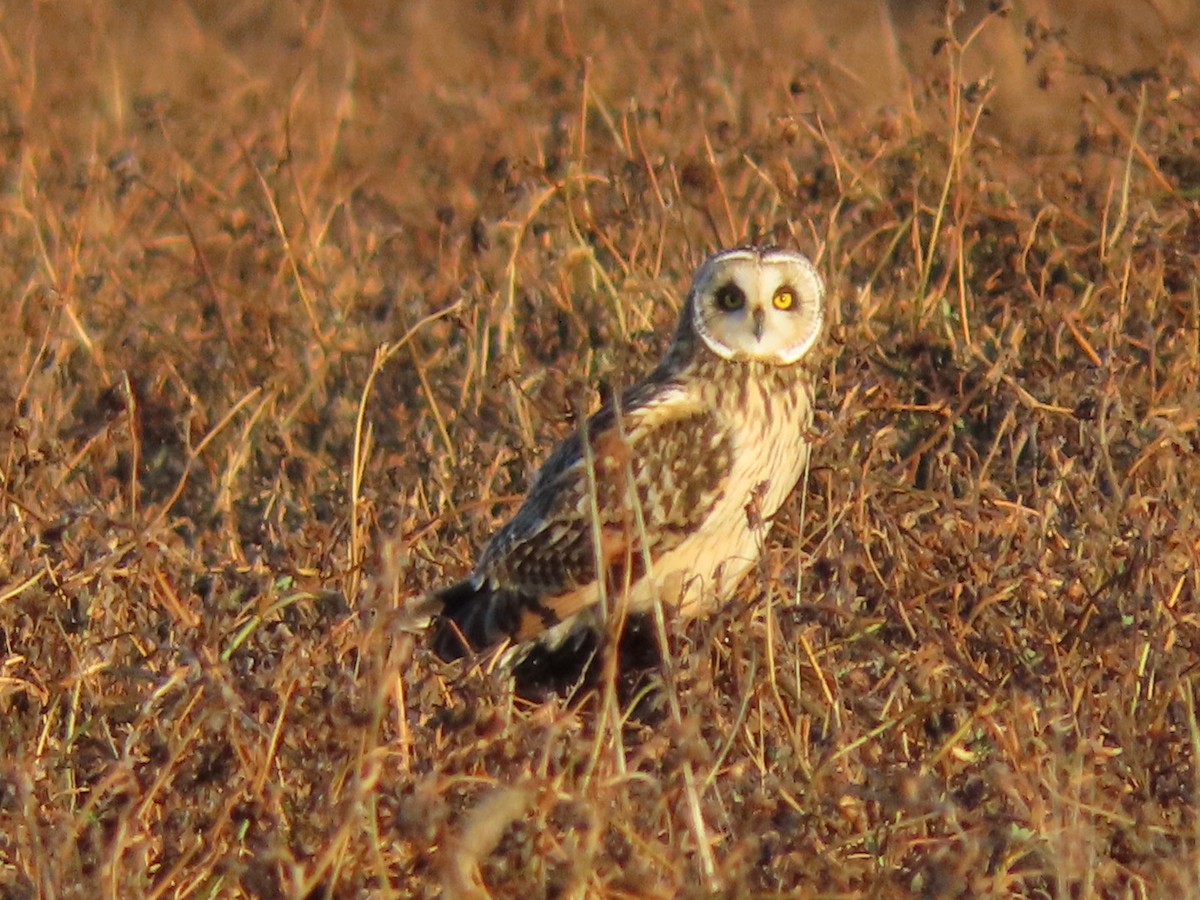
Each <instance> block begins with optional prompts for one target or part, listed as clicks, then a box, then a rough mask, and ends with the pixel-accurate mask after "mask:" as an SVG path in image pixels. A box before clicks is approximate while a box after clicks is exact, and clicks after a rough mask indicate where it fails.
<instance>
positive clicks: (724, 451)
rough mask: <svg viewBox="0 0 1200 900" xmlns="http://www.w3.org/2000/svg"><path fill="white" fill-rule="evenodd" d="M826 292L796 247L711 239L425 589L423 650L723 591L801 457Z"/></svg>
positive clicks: (691, 601) (696, 607)
mask: <svg viewBox="0 0 1200 900" xmlns="http://www.w3.org/2000/svg"><path fill="white" fill-rule="evenodd" d="M822 294H823V285H822V282H821V277H820V275H818V274H817V270H816V268H815V267H814V266H813V264H812V263H811V262H809V260H808V259H807V258H806V257H804V256H802V255H800V254H799V253H794V252H791V251H788V250H780V249H775V248H757V247H753V248H743V249H736V250H726V251H724V252H721V253H717V254H716V255H714V256H711V257H709V259H708V260H706V261H705V263H704V264H703V265H702V266H701V267H700V270H699V271H698V272H697V273H696V276H695V279H694V281H693V283H692V287H691V290H690V291H689V292H688V295H687V300H686V301H685V302H684V304H683V310H682V314H681V315H680V319H679V325H678V327H677V329H676V331H675V337H674V340H673V341H672V342H671V346H670V348H669V349H668V350H667V352H666V355H665V356H664V357H663V358H662V360H661V361H660V362H659V364H658V366H657V367H656V368H655V369H654V371H652V372H651V373H650V374H649V375H648V376H647V377H646V378H644V379H643V380H642V381H640V382H638V383H637V384H635V385H634V386H633V387H632V388H630V389H629V390H628V391H626V392H625V394H624V395H623V396H622V397H621V398H620V400H619V401H618V402H612V401H610V402H609V403H607V404H605V406H603V407H602V408H601V409H600V410H599V411H598V412H596V413H595V414H594V415H592V416H591V417H590V418H589V419H588V420H587V422H586V424H585V425H584V426H583V428H581V429H580V430H578V431H577V432H575V433H574V434H572V435H571V436H570V437H568V438H567V439H566V440H564V441H563V442H562V443H561V444H559V446H558V447H557V448H556V449H555V450H554V452H553V453H551V454H550V457H549V459H547V460H546V462H545V464H544V465H543V466H542V468H541V470H540V471H539V472H538V473H537V476H536V477H535V478H534V480H533V485H532V487H530V489H529V494H528V496H527V497H526V498H525V501H524V503H523V505H522V506H521V507H520V509H519V510H518V511H517V513H516V515H515V516H513V518H512V519H511V520H510V521H509V522H508V523H507V524H505V525H504V526H503V527H502V528H501V529H500V530H499V531H498V532H496V534H495V536H494V537H493V538H492V539H491V541H489V542H488V544H487V547H486V548H485V549H484V551H483V553H482V555H481V556H480V558H479V562H478V565H476V567H475V571H474V572H472V573H471V574H470V575H469V576H468V577H467V578H466V579H465V580H463V581H461V582H459V583H458V584H455V585H452V586H450V587H447V588H443V589H442V590H440V591H438V592H437V593H435V594H434V595H433V599H434V600H435V601H439V604H440V611H439V614H438V618H437V620H436V623H435V635H434V639H433V646H434V649H435V651H436V652H437V653H438V654H439V655H440V656H442V657H443V658H445V659H453V658H457V657H459V656H462V655H464V654H465V653H467V652H468V651H470V650H479V649H483V648H485V647H489V646H491V645H493V644H497V643H499V642H500V641H502V640H505V639H511V640H512V641H513V642H515V643H517V644H521V643H523V642H528V641H534V640H539V641H542V642H544V644H545V645H548V646H554V645H556V644H559V643H561V642H562V641H564V639H565V638H566V637H567V636H568V635H570V634H571V633H572V632H574V631H576V630H577V628H578V627H582V626H583V625H588V626H590V627H596V626H597V625H602V622H601V619H600V616H601V611H602V610H608V611H609V614H610V615H612V614H613V612H614V611H618V610H623V611H625V612H628V613H639V612H645V611H647V610H649V609H652V608H653V603H654V601H655V600H656V599H659V600H661V601H662V602H663V603H664V604H667V605H675V606H676V607H677V608H678V610H679V612H680V613H681V614H682V615H684V616H694V615H698V614H701V613H703V612H704V611H705V610H706V609H708V608H711V606H712V605H714V604H715V603H716V602H718V601H720V600H722V599H724V598H725V597H727V596H728V595H729V594H730V593H731V591H732V590H733V589H734V587H735V586H736V585H737V583H738V581H739V580H740V579H741V578H742V577H743V576H744V575H745V574H746V572H747V571H748V570H749V569H750V568H751V567H752V566H753V565H754V563H755V561H756V560H757V559H758V557H759V554H760V553H761V550H762V544H763V538H764V537H765V535H766V533H767V530H768V529H769V528H770V526H771V518H772V516H773V515H774V514H775V512H776V511H777V510H778V509H779V507H780V505H781V504H782V503H783V501H784V500H785V498H786V497H787V496H788V494H789V493H790V492H791V490H792V488H793V487H795V485H796V482H797V481H798V480H799V478H800V476H801V474H802V473H803V471H804V467H805V463H806V461H807V459H808V434H807V432H808V429H809V427H810V425H811V422H812V393H811V387H810V384H809V378H808V373H807V371H806V369H805V366H804V363H803V361H804V357H805V356H806V355H807V354H808V352H809V350H811V349H812V346H813V344H814V343H815V342H816V341H817V338H818V337H819V336H820V333H821V326H822V322H823V319H824V313H823V304H822Z"/></svg>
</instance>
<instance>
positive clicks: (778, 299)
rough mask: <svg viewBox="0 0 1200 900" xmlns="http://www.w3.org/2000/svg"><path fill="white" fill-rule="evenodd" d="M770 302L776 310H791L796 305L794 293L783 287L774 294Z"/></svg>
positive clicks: (785, 286)
mask: <svg viewBox="0 0 1200 900" xmlns="http://www.w3.org/2000/svg"><path fill="white" fill-rule="evenodd" d="M771 302H772V303H774V304H775V308H776V309H791V308H792V307H793V306H795V305H796V292H795V291H794V290H792V289H791V288H790V287H788V286H787V285H784V286H783V287H781V288H780V289H779V290H777V291H776V292H775V296H774V297H773V298H772V300H771Z"/></svg>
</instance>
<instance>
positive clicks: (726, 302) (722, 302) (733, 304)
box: [713, 281, 746, 312]
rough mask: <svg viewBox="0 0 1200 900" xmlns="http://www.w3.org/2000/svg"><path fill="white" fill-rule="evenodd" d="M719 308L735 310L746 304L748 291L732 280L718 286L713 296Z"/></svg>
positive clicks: (729, 310)
mask: <svg viewBox="0 0 1200 900" xmlns="http://www.w3.org/2000/svg"><path fill="white" fill-rule="evenodd" d="M713 300H714V301H715V302H716V304H717V308H718V309H723V310H725V312H734V311H735V310H739V309H741V308H742V307H743V306H745V305H746V293H745V292H744V291H743V290H742V289H741V288H740V287H738V286H737V285H736V284H734V283H733V282H732V281H731V282H729V283H728V284H723V285H721V286H720V287H719V288H717V293H716V294H715V295H714V296H713Z"/></svg>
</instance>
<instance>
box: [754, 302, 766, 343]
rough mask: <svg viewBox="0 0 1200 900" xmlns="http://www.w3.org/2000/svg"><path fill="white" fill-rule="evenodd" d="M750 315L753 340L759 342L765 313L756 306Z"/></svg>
mask: <svg viewBox="0 0 1200 900" xmlns="http://www.w3.org/2000/svg"><path fill="white" fill-rule="evenodd" d="M751 315H752V316H753V317H754V339H755V340H756V341H761V340H762V336H763V321H764V320H765V319H766V317H767V313H766V311H765V310H764V309H763V308H762V307H761V306H756V307H754V312H753V313H751Z"/></svg>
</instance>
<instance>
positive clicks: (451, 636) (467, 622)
mask: <svg viewBox="0 0 1200 900" xmlns="http://www.w3.org/2000/svg"><path fill="white" fill-rule="evenodd" d="M433 599H434V600H435V601H436V602H439V603H441V611H440V612H439V613H438V615H437V617H436V618H435V619H434V623H433V637H432V639H431V646H432V648H433V652H434V653H436V654H437V655H438V656H439V657H441V658H442V659H444V660H446V661H447V662H449V661H450V660H455V659H459V658H461V657H463V656H466V655H467V654H468V653H473V652H475V651H478V650H483V649H485V648H487V647H490V646H492V645H493V644H498V643H500V641H502V640H504V639H505V638H506V637H511V636H513V635H515V634H516V632H517V629H518V626H519V625H520V622H521V609H522V607H523V605H524V604H523V602H522V599H521V596H520V595H519V594H516V593H514V592H513V591H506V590H501V589H498V588H494V587H491V586H489V585H488V584H487V583H486V582H482V583H478V582H476V581H475V580H474V579H471V578H468V579H466V580H465V581H460V582H459V583H458V584H454V585H451V586H450V587H448V588H443V589H442V590H440V591H438V592H437V593H435V594H434V595H433Z"/></svg>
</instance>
